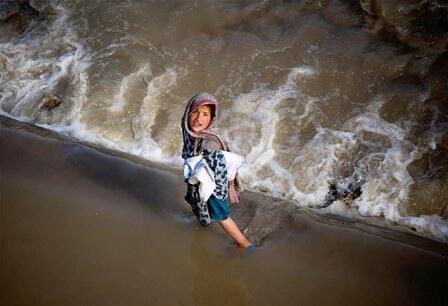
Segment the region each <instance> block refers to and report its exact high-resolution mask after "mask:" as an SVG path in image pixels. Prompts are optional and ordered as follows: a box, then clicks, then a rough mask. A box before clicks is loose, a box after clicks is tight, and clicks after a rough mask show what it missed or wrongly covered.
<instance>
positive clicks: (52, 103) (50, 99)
mask: <svg viewBox="0 0 448 306" xmlns="http://www.w3.org/2000/svg"><path fill="white" fill-rule="evenodd" d="M61 103H62V97H61V96H55V95H48V96H45V97H44V99H43V101H42V106H41V108H46V109H48V110H51V109H53V108H55V107H57V106H59V104H61Z"/></svg>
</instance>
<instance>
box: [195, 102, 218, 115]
mask: <svg viewBox="0 0 448 306" xmlns="http://www.w3.org/2000/svg"><path fill="white" fill-rule="evenodd" d="M212 110H213V106H212V105H209V104H206V105H201V106H199V107H198V108H196V109H195V110H194V111H193V112H209V113H211V112H212Z"/></svg>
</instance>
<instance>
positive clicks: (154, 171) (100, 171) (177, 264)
mask: <svg viewBox="0 0 448 306" xmlns="http://www.w3.org/2000/svg"><path fill="white" fill-rule="evenodd" d="M0 169H1V171H0V200H1V201H0V235H1V236H0V241H1V248H0V252H1V254H0V256H1V260H0V271H1V273H0V305H8V306H13V305H45V306H50V305H65V306H67V305H76V306H79V305H107V306H110V305H299V304H300V305H394V306H397V305H448V296H447V294H446V284H447V283H448V245H447V244H443V243H439V242H436V241H432V240H429V239H425V238H421V237H417V236H414V235H411V234H406V233H399V232H394V231H390V230H387V229H384V228H378V227H374V226H369V225H363V224H361V225H360V224H359V223H356V224H354V223H353V222H352V223H350V222H348V221H344V220H342V219H337V218H333V219H331V218H325V217H322V216H317V215H315V214H313V213H312V212H311V211H309V210H298V209H296V208H294V207H292V206H291V205H288V204H287V203H285V202H284V201H281V200H276V199H272V198H269V197H264V196H263V195H260V194H252V193H249V192H245V193H243V194H242V202H241V203H240V204H238V206H233V207H232V212H233V216H234V219H235V220H236V222H237V223H238V224H240V226H241V227H242V228H243V229H244V230H245V232H246V233H247V234H248V235H249V236H250V237H251V239H252V240H256V241H257V242H258V243H259V244H260V246H259V248H258V249H257V250H256V251H255V252H252V253H248V252H242V251H239V250H237V249H236V248H235V246H234V245H233V244H232V243H231V242H230V241H229V239H228V238H227V237H226V236H225V235H224V233H223V232H222V231H221V230H220V228H219V227H218V226H216V225H212V226H211V227H209V228H207V229H204V228H201V227H200V226H198V225H197V223H196V221H195V219H194V218H193V217H192V216H191V214H190V211H189V208H188V206H186V204H185V203H184V202H183V193H184V185H183V179H182V177H181V173H180V171H177V170H170V169H166V168H164V167H161V166H157V165H151V164H149V163H147V162H144V161H142V160H139V159H137V158H132V157H129V156H128V157H126V156H121V155H120V154H117V153H116V152H111V151H106V150H104V149H98V148H94V147H92V146H88V145H85V144H81V143H78V142H75V141H73V140H70V139H68V138H66V137H62V136H58V135H56V134H55V133H52V132H48V131H45V130H42V129H38V128H35V127H30V126H28V125H26V124H25V125H24V124H19V123H17V122H15V121H12V120H10V119H6V118H3V117H2V118H1V119H0Z"/></svg>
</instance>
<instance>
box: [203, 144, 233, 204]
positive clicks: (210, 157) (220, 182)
mask: <svg viewBox="0 0 448 306" xmlns="http://www.w3.org/2000/svg"><path fill="white" fill-rule="evenodd" d="M202 156H203V157H204V159H205V161H206V162H207V164H208V165H209V166H210V169H212V171H213V172H214V173H215V184H216V188H215V190H214V191H213V196H214V197H215V198H217V199H219V200H225V199H227V197H228V182H227V167H226V160H225V158H224V154H222V152H221V151H209V150H207V149H204V150H203V151H202Z"/></svg>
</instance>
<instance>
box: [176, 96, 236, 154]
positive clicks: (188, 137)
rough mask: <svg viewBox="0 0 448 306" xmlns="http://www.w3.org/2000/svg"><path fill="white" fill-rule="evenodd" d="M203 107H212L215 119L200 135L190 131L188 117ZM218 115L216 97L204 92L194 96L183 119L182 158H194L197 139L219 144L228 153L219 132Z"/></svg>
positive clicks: (213, 118)
mask: <svg viewBox="0 0 448 306" xmlns="http://www.w3.org/2000/svg"><path fill="white" fill-rule="evenodd" d="M203 105H210V106H212V107H213V115H214V116H213V117H212V119H211V121H210V124H209V126H208V127H207V128H206V129H204V130H202V131H201V132H199V133H196V132H194V131H193V130H192V129H190V126H189V124H188V116H189V115H190V114H191V113H192V112H194V111H195V110H196V109H197V108H199V107H201V106H203ZM217 115H218V102H217V101H216V99H215V97H213V96H212V95H211V94H209V93H206V92H203V93H198V94H195V95H194V96H192V97H191V98H190V99H189V100H188V103H187V106H186V107H185V112H184V115H183V117H182V137H183V141H184V145H183V148H182V158H183V159H186V158H189V157H192V156H194V153H195V152H194V151H195V138H201V139H207V140H213V141H215V142H216V143H219V144H220V145H221V147H222V149H223V150H225V151H227V144H226V142H225V141H224V139H223V138H222V136H221V133H220V132H219V129H218V126H217V123H216V117H217Z"/></svg>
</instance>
